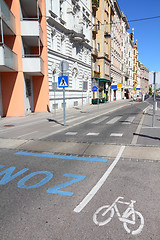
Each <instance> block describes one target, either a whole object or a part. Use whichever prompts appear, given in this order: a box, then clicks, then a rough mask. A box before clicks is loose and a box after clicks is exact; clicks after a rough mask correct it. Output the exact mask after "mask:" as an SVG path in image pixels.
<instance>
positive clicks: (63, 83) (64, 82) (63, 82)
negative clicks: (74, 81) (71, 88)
mask: <svg viewBox="0 0 160 240" xmlns="http://www.w3.org/2000/svg"><path fill="white" fill-rule="evenodd" d="M58 87H59V88H63V87H68V76H60V77H58Z"/></svg>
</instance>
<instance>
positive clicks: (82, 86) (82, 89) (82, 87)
mask: <svg viewBox="0 0 160 240" xmlns="http://www.w3.org/2000/svg"><path fill="white" fill-rule="evenodd" d="M82 109H83V80H82Z"/></svg>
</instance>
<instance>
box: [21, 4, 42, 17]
mask: <svg viewBox="0 0 160 240" xmlns="http://www.w3.org/2000/svg"><path fill="white" fill-rule="evenodd" d="M20 4H21V8H22V16H23V18H29V17H39V16H38V15H39V14H41V13H42V0H38V1H37V0H20ZM38 7H39V9H40V11H41V12H38Z"/></svg>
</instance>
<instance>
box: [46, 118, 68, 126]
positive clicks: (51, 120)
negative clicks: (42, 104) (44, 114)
mask: <svg viewBox="0 0 160 240" xmlns="http://www.w3.org/2000/svg"><path fill="white" fill-rule="evenodd" d="M47 120H48V122H54V123H57V124H59V125H61V126H64V124H63V123H60V122H58V121H57V120H54V119H50V118H47Z"/></svg>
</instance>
